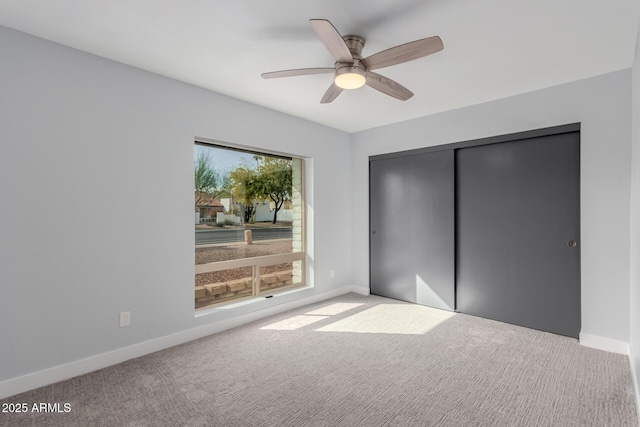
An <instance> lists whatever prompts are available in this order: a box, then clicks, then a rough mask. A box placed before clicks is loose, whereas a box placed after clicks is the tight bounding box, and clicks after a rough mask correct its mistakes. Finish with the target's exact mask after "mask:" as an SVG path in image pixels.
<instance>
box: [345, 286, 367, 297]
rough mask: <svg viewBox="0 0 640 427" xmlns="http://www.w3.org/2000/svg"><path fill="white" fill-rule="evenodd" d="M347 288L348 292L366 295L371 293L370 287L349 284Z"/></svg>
mask: <svg viewBox="0 0 640 427" xmlns="http://www.w3.org/2000/svg"><path fill="white" fill-rule="evenodd" d="M345 289H348V292H353V293H355V294H360V295H365V296H367V295H371V293H370V289H369V288H365V287H362V286H347V287H346V288H345Z"/></svg>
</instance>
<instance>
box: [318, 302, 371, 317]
mask: <svg viewBox="0 0 640 427" xmlns="http://www.w3.org/2000/svg"><path fill="white" fill-rule="evenodd" d="M361 305H364V303H347V302H337V303H335V304H331V305H328V306H326V307H321V308H318V309H317V310H313V311H310V312H308V313H305V314H310V315H318V316H333V315H335V314H340V313H344V312H345V311H349V310H351V309H353V308H356V307H360V306H361Z"/></svg>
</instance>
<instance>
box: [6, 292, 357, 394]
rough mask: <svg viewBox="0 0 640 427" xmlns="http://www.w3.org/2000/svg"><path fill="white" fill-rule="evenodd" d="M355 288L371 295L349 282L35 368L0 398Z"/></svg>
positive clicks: (14, 381) (9, 385)
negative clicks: (183, 329) (136, 341)
mask: <svg viewBox="0 0 640 427" xmlns="http://www.w3.org/2000/svg"><path fill="white" fill-rule="evenodd" d="M349 292H355V293H358V294H361V295H369V289H368V288H363V287H360V286H346V287H343V288H339V289H334V290H332V291H329V292H323V293H321V294H316V295H312V296H310V297H306V298H301V299H299V300H296V301H290V302H285V303H282V304H278V305H275V306H272V307H268V308H265V309H262V310H258V311H255V312H252V313H247V314H243V315H239V316H236V317H234V318H231V319H225V320H223V321H218V322H215V323H210V324H208V325H204V326H199V327H197V328H192V329H187V330H185V331H181V332H176V333H174V334H170V335H166V336H163V337H159V338H154V339H151V340H148V341H143V342H141V343H138V344H134V345H131V346H128V347H123V348H119V349H117V350H113V351H109V352H106V353H102V354H98V355H95V356H91V357H87V358H85V359H81V360H76V361H74V362H70V363H66V364H64V365H59V366H55V367H53V368H48V369H44V370H42V371H38V372H33V373H30V374H27V375H23V376H20V377H16V378H11V379H9V380H5V381H2V382H0V399H4V398H7V397H10V396H14V395H16V394H19V393H23V392H25V391H29V390H33V389H36V388H38V387H43V386H46V385H49V384H53V383H56V382H59V381H64V380H66V379H69V378H73V377H76V376H78V375H83V374H87V373H89V372H93V371H96V370H98V369H102V368H106V367H108V366H112V365H116V364H118V363H122V362H125V361H127V360H130V359H133V358H136V357H140V356H144V355H146V354H150V353H154V352H156V351H160V350H164V349H166V348H169V347H173V346H176V345H179V344H183V343H186V342H189V341H193V340H195V339H198V338H202V337H205V336H207V335H212V334H215V333H218V332H222V331H224V330H227V329H231V328H235V327H237V326H241V325H244V324H245V323H249V322H253V321H255V320H259V319H262V318H264V317H267V316H272V315H274V314H278V313H282V312H285V311H288V310H292V309H294V308H298V307H302V306H305V305H309V304H313V303H316V302H320V301H324V300H326V299H329V298H333V297H337V296H340V295H344V294H347V293H349Z"/></svg>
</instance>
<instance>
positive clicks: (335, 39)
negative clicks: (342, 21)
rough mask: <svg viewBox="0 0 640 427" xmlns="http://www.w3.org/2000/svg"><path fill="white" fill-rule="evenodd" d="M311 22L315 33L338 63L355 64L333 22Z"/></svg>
mask: <svg viewBox="0 0 640 427" xmlns="http://www.w3.org/2000/svg"><path fill="white" fill-rule="evenodd" d="M309 22H310V23H311V27H312V28H313V31H315V33H316V35H317V36H318V38H319V39H320V41H321V42H322V43H323V44H324V45H325V46H326V48H327V50H329V52H330V53H331V55H333V57H334V58H335V59H336V62H344V63H347V64H353V56H352V55H351V51H349V48H348V47H347V44H346V43H345V42H344V40H343V39H342V36H341V35H340V33H339V32H338V30H336V27H334V26H333V24H332V23H331V22H329V21H327V20H326V19H310V20H309Z"/></svg>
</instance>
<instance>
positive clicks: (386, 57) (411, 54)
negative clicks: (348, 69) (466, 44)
mask: <svg viewBox="0 0 640 427" xmlns="http://www.w3.org/2000/svg"><path fill="white" fill-rule="evenodd" d="M442 49H444V45H443V44H442V39H440V37H438V36H433V37H428V38H426V39H420V40H415V41H412V42H409V43H405V44H401V45H399V46H395V47H392V48H389V49H386V50H383V51H382V52H378V53H374V54H373V55H371V56H368V57H366V58H365V59H363V60H362V61H361V62H360V63H361V64H363V65H364V66H365V68H366V69H367V70H377V69H378V68H383V67H389V66H391V65H396V64H402V63H403V62H407V61H413V60H414V59H418V58H422V57H423V56H427V55H431V54H432V53H436V52H439V51H441V50H442Z"/></svg>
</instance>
